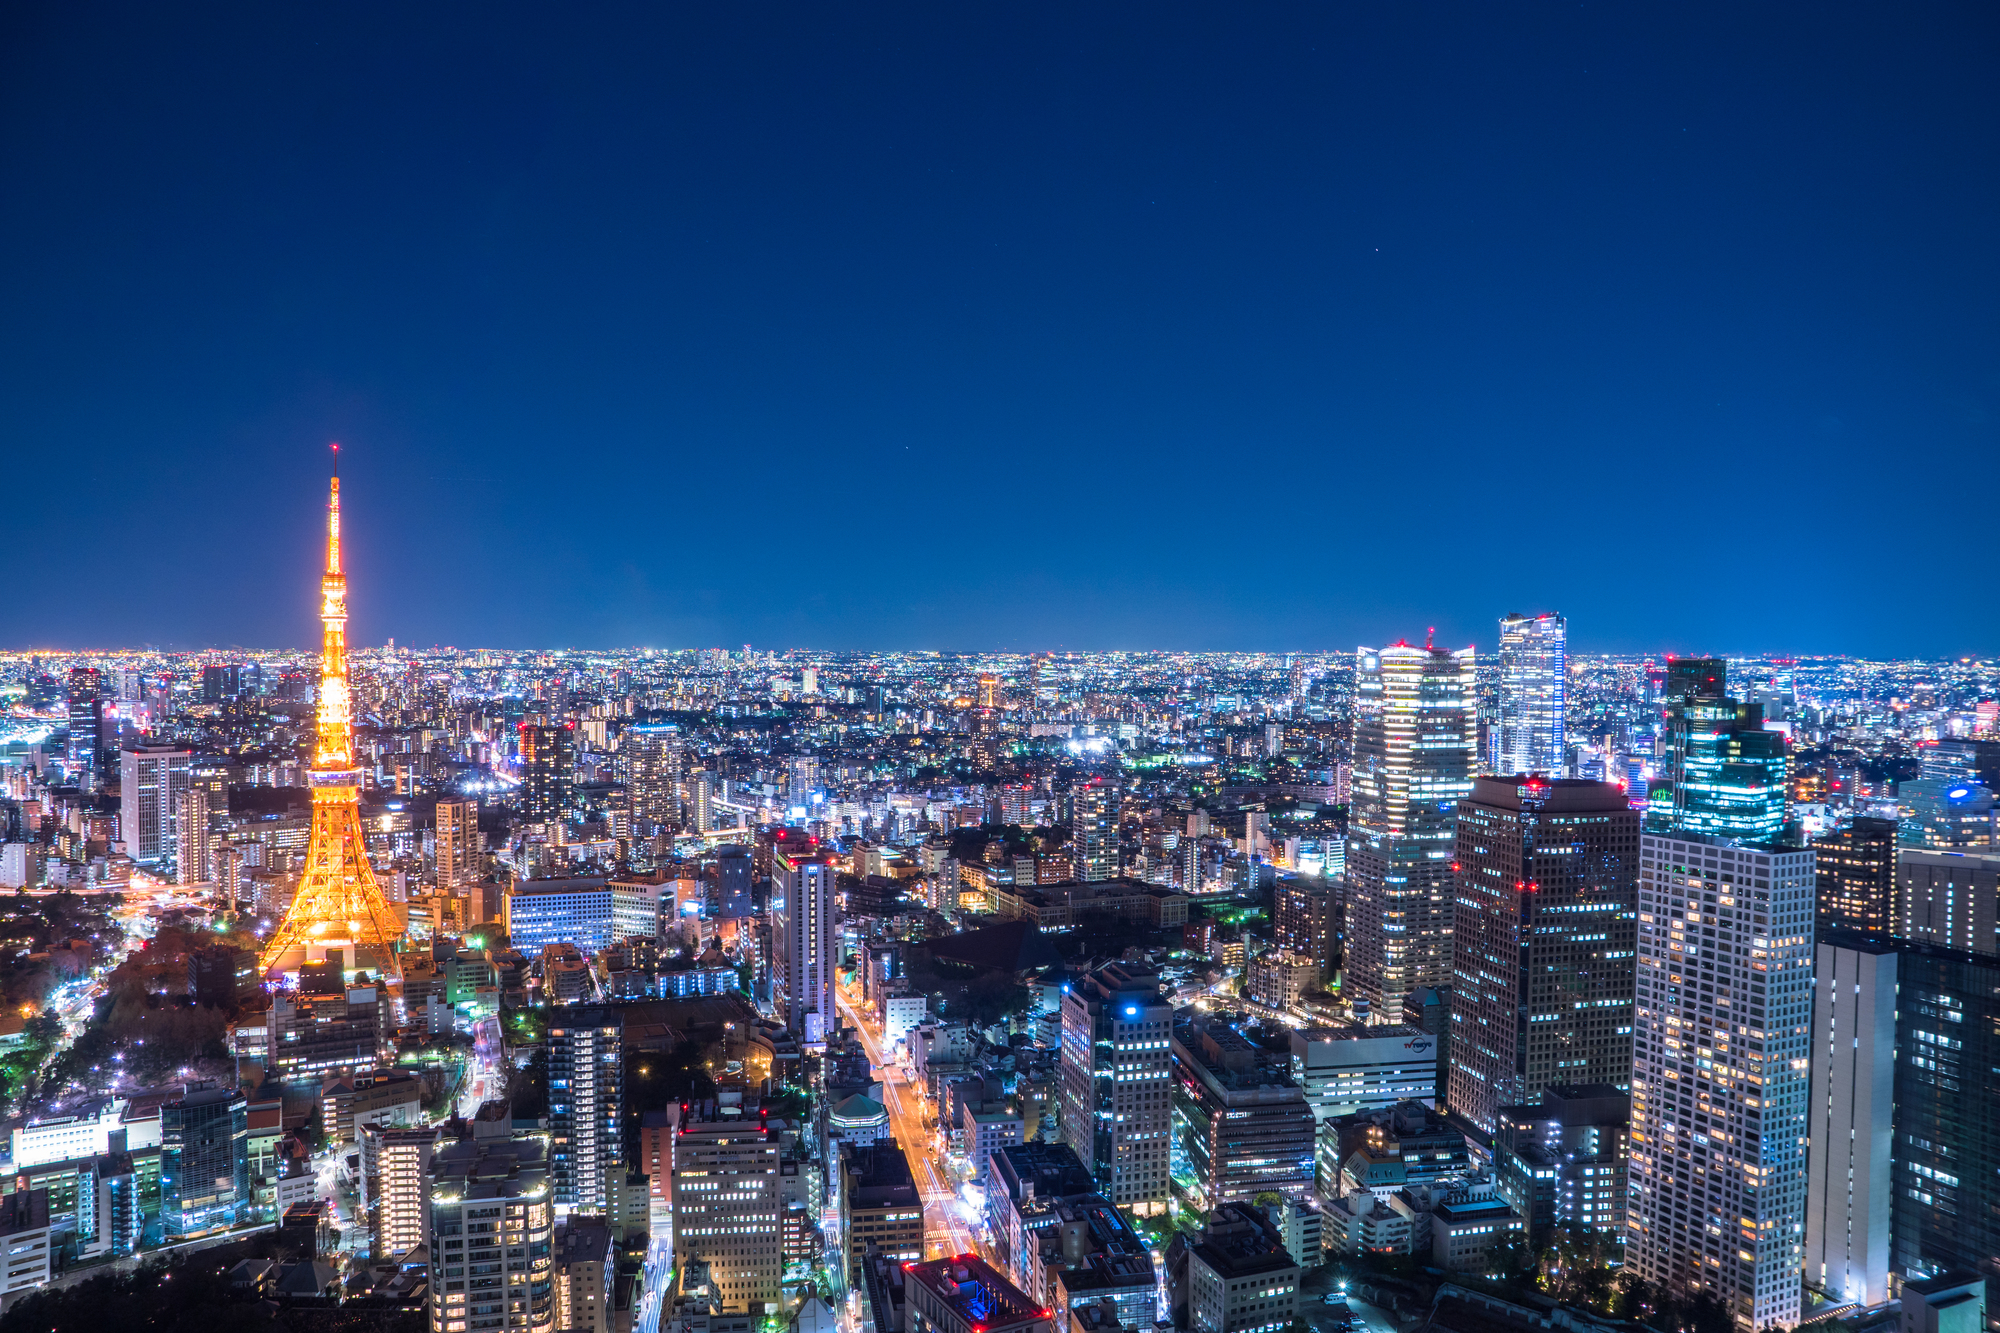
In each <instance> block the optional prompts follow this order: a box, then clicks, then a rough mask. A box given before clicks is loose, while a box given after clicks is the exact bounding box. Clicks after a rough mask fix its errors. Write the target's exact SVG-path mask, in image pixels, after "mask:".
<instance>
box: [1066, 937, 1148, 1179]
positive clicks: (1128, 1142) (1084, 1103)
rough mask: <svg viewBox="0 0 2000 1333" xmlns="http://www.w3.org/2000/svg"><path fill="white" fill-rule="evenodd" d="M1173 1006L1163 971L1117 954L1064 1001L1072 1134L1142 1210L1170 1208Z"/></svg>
mask: <svg viewBox="0 0 2000 1333" xmlns="http://www.w3.org/2000/svg"><path fill="white" fill-rule="evenodd" d="M1173 1018H1174V1011H1173V1006H1172V1005H1171V1004H1170V1003H1168V1001H1167V998H1166V996H1164V995H1163V994H1161V993H1160V979H1159V977H1158V975H1157V974H1155V973H1154V972H1152V971H1150V970H1148V969H1145V968H1143V967H1137V966H1133V965H1130V964H1125V963H1112V964H1110V965H1109V966H1106V967H1101V968H1099V969H1098V970H1097V971H1095V972H1092V973H1091V974H1090V975H1089V976H1087V977H1084V978H1083V979H1082V980H1080V981H1077V982H1075V983H1073V984H1072V985H1071V986H1070V987H1069V989H1068V991H1067V992H1066V993H1065V994H1064V995H1063V1001H1062V1087H1061V1094H1062V1135H1063V1142H1065V1143H1067V1144H1069V1145H1070V1146H1071V1147H1073V1148H1075V1149H1076V1155H1077V1156H1078V1157H1079V1158H1081V1159H1082V1160H1083V1163H1084V1165H1085V1166H1086V1167H1088V1168H1089V1170H1090V1173H1091V1177H1092V1179H1094V1180H1095V1181H1096V1182H1097V1189H1098V1192H1099V1193H1100V1194H1102V1195H1104V1197H1105V1198H1107V1199H1110V1200H1111V1201H1112V1202H1113V1203H1114V1204H1117V1205H1118V1206H1119V1207H1121V1208H1130V1209H1132V1211H1133V1212H1135V1213H1138V1214H1142V1215H1145V1214H1152V1213H1160V1212H1164V1211H1166V1206H1167V1191H1168V1188H1169V1184H1170V1168H1171V1161H1170V1159H1171V1155H1172V1153H1171V1145H1170V1143H1169V1142H1168V1139H1169V1136H1170V1134H1171V1132H1172V1131H1171V1114H1172V1104H1173V1072H1174V1062H1173Z"/></svg>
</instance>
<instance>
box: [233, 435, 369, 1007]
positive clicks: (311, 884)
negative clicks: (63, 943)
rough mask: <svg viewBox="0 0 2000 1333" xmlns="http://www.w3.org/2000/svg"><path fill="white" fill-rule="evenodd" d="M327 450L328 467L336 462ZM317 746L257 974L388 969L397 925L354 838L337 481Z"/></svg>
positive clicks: (325, 585)
mask: <svg viewBox="0 0 2000 1333" xmlns="http://www.w3.org/2000/svg"><path fill="white" fill-rule="evenodd" d="M339 449H340V446H339V445H335V446H334V450H335V453H334V460H335V462H336V463H337V462H338V461H339V458H340V454H339ZM319 586H320V612H319V618H320V623H321V624H322V626H324V632H323V635H322V637H321V640H320V661H319V672H320V681H319V741H318V744H317V746H316V747H315V749H314V751H313V764H312V773H311V776H310V779H309V780H310V782H311V783H312V843H311V845H309V846H308V847H307V848H306V868H305V874H304V876H303V877H302V878H301V879H300V880H299V891H298V894H297V895H296V896H295V897H294V898H293V899H292V908H291V910H290V911H289V912H286V913H285V920H284V923H283V924H282V925H280V926H279V927H278V930H277V933H276V934H274V935H272V936H271V942H270V943H269V944H267V945H265V946H264V955H263V958H262V960H261V963H262V967H263V970H264V971H265V972H267V973H268V972H271V971H274V970H280V969H282V968H286V967H295V966H297V965H298V964H299V963H303V962H307V961H316V960H317V959H319V958H321V957H324V956H325V953H326V950H328V949H341V950H343V951H349V950H351V951H352V959H351V962H350V966H356V965H359V964H360V962H361V952H362V951H363V950H367V951H369V952H371V953H373V954H374V955H375V956H376V957H375V959H374V961H375V964H376V966H378V967H382V968H394V967H395V966H396V959H395V945H396V941H397V940H399V939H401V938H402V937H403V927H402V924H401V923H400V922H399V921H397V920H396V913H395V912H394V911H393V910H392V909H391V908H390V906H389V904H388V902H387V900H385V899H384V898H383V897H382V889H381V886H380V885H378V884H376V882H375V871H374V868H373V867H371V866H370V865H369V864H368V844H367V839H366V838H365V837H364V836H363V835H362V832H361V770H360V769H358V768H356V767H355V766H354V722H353V710H352V708H351V706H350V703H349V699H350V696H349V694H348V688H347V576H346V575H345V574H343V573H341V571H340V474H339V471H338V470H337V469H336V471H335V473H334V476H333V489H332V491H331V493H330V494H329V496H328V498H327V502H326V573H325V575H324V576H322V577H321V579H320V585H319Z"/></svg>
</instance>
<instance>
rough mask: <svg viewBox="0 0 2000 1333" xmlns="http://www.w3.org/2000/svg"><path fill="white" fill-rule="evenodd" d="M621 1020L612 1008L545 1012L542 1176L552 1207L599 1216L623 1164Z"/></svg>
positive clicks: (622, 1049)
mask: <svg viewBox="0 0 2000 1333" xmlns="http://www.w3.org/2000/svg"><path fill="white" fill-rule="evenodd" d="M624 1041H625V1020H624V1017H623V1015H622V1013H621V1011H619V1010H618V1009H616V1008H614V1007H611V1006H608V1005H607V1006H598V1005H580V1006H575V1007H558V1008H554V1009H551V1010H550V1011H549V1172H550V1175H551V1177H552V1178H553V1179H552V1183H553V1185H554V1189H555V1201H556V1202H557V1203H559V1204H567V1205H570V1206H572V1207H575V1208H577V1209H579V1210H582V1211H584V1212H600V1213H601V1212H604V1211H605V1209H606V1206H607V1202H608V1201H607V1199H606V1197H605V1189H604V1181H605V1173H606V1171H607V1170H608V1169H609V1168H611V1167H613V1166H616V1165H618V1164H619V1163H621V1162H623V1161H624V1142H625V1139H624V1122H623V1119H622V1116H623V1108H624V1100H625V1046H624Z"/></svg>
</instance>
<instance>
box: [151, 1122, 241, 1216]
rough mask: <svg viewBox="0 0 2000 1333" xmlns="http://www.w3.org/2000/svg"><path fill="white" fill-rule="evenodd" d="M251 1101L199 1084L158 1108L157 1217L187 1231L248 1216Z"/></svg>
mask: <svg viewBox="0 0 2000 1333" xmlns="http://www.w3.org/2000/svg"><path fill="white" fill-rule="evenodd" d="M249 1208H250V1104H249V1102H248V1101H247V1100H245V1098H244V1096H243V1094H242V1093H240V1092H236V1091H234V1090H232V1089H228V1088H201V1089H197V1090H195V1091H191V1092H188V1093H187V1094H185V1095H184V1096H182V1097H181V1098H180V1100H178V1101H172V1102H168V1103H167V1104H166V1105H164V1106H162V1107H161V1108H160V1219H161V1221H162V1222H163V1223H164V1225H165V1228H166V1233H167V1235H169V1236H191V1235H195V1234H197V1233H199V1232H203V1231H210V1230H213V1229H215V1228H218V1227H232V1226H235V1225H236V1224H238V1223H239V1222H242V1221H244V1220H246V1219H247V1217H248V1215H249Z"/></svg>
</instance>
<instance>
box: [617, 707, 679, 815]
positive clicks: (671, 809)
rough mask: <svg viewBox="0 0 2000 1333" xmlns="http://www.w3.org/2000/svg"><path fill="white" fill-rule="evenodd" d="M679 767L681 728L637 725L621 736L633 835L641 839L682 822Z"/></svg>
mask: <svg viewBox="0 0 2000 1333" xmlns="http://www.w3.org/2000/svg"><path fill="white" fill-rule="evenodd" d="M679 766H680V729H679V728H678V727H663V726H634V727H627V728H625V730H623V731H622V732H620V733H619V734H618V768H619V772H620V775H621V776H622V777H623V778H624V780H625V791H626V794H627V795H628V796H629V797H630V799H631V802H632V824H633V832H635V833H637V834H638V835H640V836H641V837H651V836H652V835H653V834H654V833H656V832H657V831H659V830H660V829H661V828H663V827H665V826H667V825H671V824H675V823H678V822H679V820H680V813H681V809H680V800H679V798H677V797H676V796H675V795H674V782H675V780H676V779H677V778H678V777H679V772H678V769H679Z"/></svg>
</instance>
